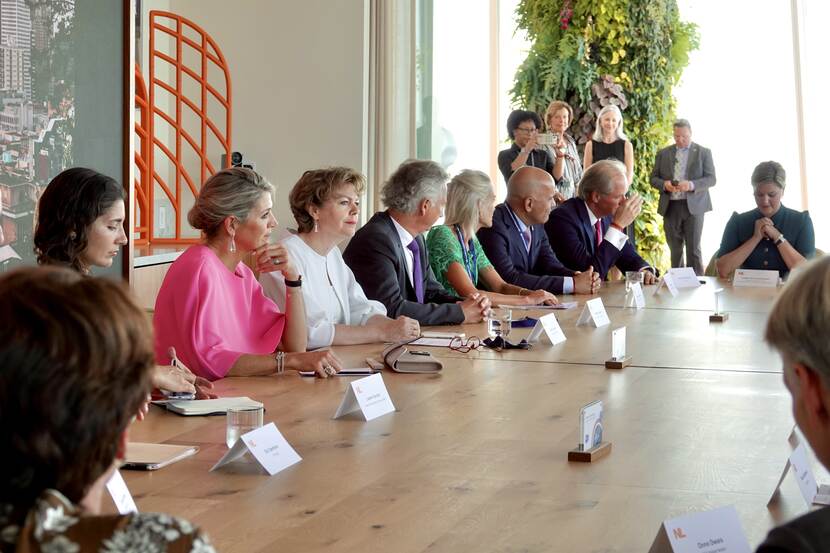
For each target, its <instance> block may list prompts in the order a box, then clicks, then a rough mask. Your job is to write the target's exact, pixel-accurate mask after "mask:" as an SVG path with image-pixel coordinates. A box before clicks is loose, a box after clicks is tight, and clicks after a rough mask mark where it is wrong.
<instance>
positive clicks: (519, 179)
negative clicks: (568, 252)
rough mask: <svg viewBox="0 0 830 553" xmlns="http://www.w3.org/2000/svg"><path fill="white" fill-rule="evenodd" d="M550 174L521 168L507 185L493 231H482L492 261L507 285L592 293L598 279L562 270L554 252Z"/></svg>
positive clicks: (480, 235) (588, 273)
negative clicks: (549, 231)
mask: <svg viewBox="0 0 830 553" xmlns="http://www.w3.org/2000/svg"><path fill="white" fill-rule="evenodd" d="M555 191H556V188H555V186H554V182H553V177H551V175H550V173H547V172H546V171H543V170H542V169H539V168H536V167H530V166H525V167H520V168H519V169H517V170H516V172H515V173H513V175H512V176H511V177H510V180H509V181H508V183H507V198H506V199H505V202H504V203H503V204H500V205H498V206H496V210H495V212H494V213H493V226H492V227H490V228H482V229H480V230H479V231H478V235H477V236H478V240H479V242H481V247H482V248H483V249H484V253H485V254H487V259H489V260H490V262H491V263H492V264H493V267H494V268H495V269H496V272H498V273H499V275H500V276H501V278H503V279H504V280H505V282H509V283H510V284H514V285H516V286H521V287H522V288H528V289H530V290H547V291H548V292H551V293H552V294H593V293H594V292H596V291H597V288H598V287H599V275H598V274H597V273H596V272H594V271H593V270H591V268H590V267H586V268H585V269H583V272H580V271H573V270H572V269H570V268H568V267H566V266H565V265H563V264H562V263H561V262H560V261H559V260H558V259H557V258H556V255H555V254H554V253H553V250H551V248H550V244H549V243H548V237H547V235H545V230H544V227H543V226H542V225H543V224H544V222H545V221H547V218H548V216H549V215H550V210H551V207H552V206H553V205H554V202H553V196H554V193H555Z"/></svg>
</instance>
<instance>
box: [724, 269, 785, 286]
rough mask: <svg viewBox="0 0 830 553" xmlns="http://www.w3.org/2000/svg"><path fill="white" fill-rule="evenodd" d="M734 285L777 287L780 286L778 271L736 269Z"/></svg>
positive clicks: (733, 279)
mask: <svg viewBox="0 0 830 553" xmlns="http://www.w3.org/2000/svg"><path fill="white" fill-rule="evenodd" d="M732 286H743V287H750V286H754V287H756V288H775V287H776V286H778V271H764V270H760V269H735V276H734V277H733V278H732Z"/></svg>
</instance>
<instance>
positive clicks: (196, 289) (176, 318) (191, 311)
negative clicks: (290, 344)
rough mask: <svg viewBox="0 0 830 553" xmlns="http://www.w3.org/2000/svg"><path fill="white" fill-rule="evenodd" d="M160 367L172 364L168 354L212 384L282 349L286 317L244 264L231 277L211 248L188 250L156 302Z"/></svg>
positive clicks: (156, 330) (170, 270)
mask: <svg viewBox="0 0 830 553" xmlns="http://www.w3.org/2000/svg"><path fill="white" fill-rule="evenodd" d="M153 326H154V327H155V341H156V363H158V364H160V365H168V364H170V357H169V356H168V354H167V349H168V348H169V347H170V346H174V347H175V348H176V355H177V356H178V358H179V359H180V360H181V361H182V362H183V363H185V364H186V365H187V366H188V367H189V368H190V370H192V371H193V372H194V373H195V374H197V375H199V376H203V377H205V378H207V379H209V380H217V379H219V378H223V377H225V376H226V375H227V374H228V371H229V370H230V368H231V366H232V365H233V364H234V363H235V362H236V360H237V359H238V358H239V356H240V355H242V354H245V353H253V354H268V353H273V352H274V351H275V350H276V349H277V345H278V344H279V342H280V338H282V332H283V329H284V327H285V315H284V314H282V313H280V311H279V309H278V308H277V306H276V305H275V304H274V302H272V301H271V300H270V299H268V298H267V297H265V295H264V294H263V293H262V287H261V286H260V285H259V283H258V282H257V281H256V278H255V277H254V273H253V271H251V269H249V268H248V266H247V265H245V264H244V263H240V264H239V265H237V266H236V270H235V271H234V272H233V273H231V272H230V271H229V270H228V268H227V267H226V266H225V265H224V264H223V263H222V261H221V260H220V259H219V258H218V257H217V256H216V254H215V253H214V252H213V251H212V250H211V249H210V248H208V247H207V246H202V245H196V246H191V247H190V248H188V249H187V250H186V251H185V252H184V253H183V254H182V255H181V256H179V258H178V259H177V260H176V261H175V262H173V264H172V265H171V266H170V269H169V270H168V271H167V275H166V276H165V277H164V282H163V283H162V285H161V290H159V293H158V296H157V297H156V310H155V316H154V317H153Z"/></svg>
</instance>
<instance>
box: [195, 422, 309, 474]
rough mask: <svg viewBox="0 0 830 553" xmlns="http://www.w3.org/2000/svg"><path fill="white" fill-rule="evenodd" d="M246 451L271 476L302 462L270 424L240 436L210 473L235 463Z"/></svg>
mask: <svg viewBox="0 0 830 553" xmlns="http://www.w3.org/2000/svg"><path fill="white" fill-rule="evenodd" d="M248 451H250V452H251V455H253V456H254V458H255V459H256V460H257V462H259V464H260V465H262V468H264V469H265V470H266V471H268V474H270V475H271V476H274V475H275V474H277V473H278V472H280V471H282V470H285V469H287V468H288V467H290V466H291V465H294V464H297V463H299V462H300V461H302V457H300V456H299V454H298V453H297V452H296V451H295V450H294V448H293V447H291V444H289V443H288V441H287V440H286V439H285V437H283V435H282V433H281V432H280V431H279V430H278V429H277V425H276V424H274V423H273V422H271V423H268V424H266V425H265V426H260V427H259V428H256V429H254V430H251V431H250V432H248V433H246V434H242V435H241V436H240V437H239V439H238V440H236V443H235V444H233V447H232V448H231V449H230V450H228V452H227V453H225V455H223V456H222V458H221V459H219V461H217V462H216V464H215V465H213V467H212V468H211V469H210V470H211V472H212V471H214V470H216V469H218V468H219V467H223V466H225V465H227V464H228V463H230V462H232V461H236V460H237V459H239V458H240V457H242V456H243V455H245V453H246V452H248Z"/></svg>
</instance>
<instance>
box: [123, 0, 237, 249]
mask: <svg viewBox="0 0 830 553" xmlns="http://www.w3.org/2000/svg"><path fill="white" fill-rule="evenodd" d="M188 31H189V32H188ZM157 32H159V33H165V34H166V35H169V36H170V37H172V38H173V39H174V41H175V56H171V55H168V54H166V53H164V52H161V51H159V50H157V49H156V33H157ZM186 32H187V34H188V35H190V36H193V35H196V36H198V37H199V39H198V41H196V40H193V39H191V38H189V36H186V35H185V33H186ZM149 37H150V51H149V58H150V66H149V87H146V86H145V83H144V80H143V79H141V75H140V70H139V69H138V68H136V105H137V106H138V107H139V108H140V109H141V123H140V128H139V123H136V133H137V135H138V137H139V139H140V140H138V141H137V144H138V150H139V151H138V152H136V166H137V169H138V171H137V173H138V175H139V178H140V182H136V203H137V204H139V206H138V207H139V212H140V214H141V215H140V217H139V219H138V220H137V221H136V226H135V232H137V233H138V235H139V238H138V239H137V240H136V244H147V243H153V244H187V243H192V242H195V241H196V240H197V239H195V238H183V237H182V225H183V221H184V214H183V212H182V211H183V209H182V186H183V182H182V181H184V184H186V185H187V187H188V189H189V190H190V192H191V193H192V194H193V196H194V197H196V196H198V195H199V192H198V189H199V188H200V187H201V184H202V183H204V182H205V180H206V179H207V177H208V176H209V175H212V174H213V173H215V172H216V170H215V169H214V166H213V164H212V163H211V162H210V160H209V159H208V154H207V147H208V131H210V132H211V133H212V134H213V136H214V137H215V138H216V140H217V141H218V142H219V144H220V146H221V147H222V149H223V150H224V151H225V155H226V160H227V161H226V163H230V157H231V115H232V110H231V78H230V72H229V71H228V65H227V62H226V61H225V57H224V56H223V55H222V51H221V50H220V49H219V47H218V46H217V45H216V42H215V41H214V40H213V39H212V38H211V37H210V36H209V35H208V34H207V33H206V32H205V31H204V30H203V29H202V28H201V27H199V26H198V25H196V24H195V23H193V22H192V21H190V20H188V19H185V18H184V17H181V16H179V15H176V14H174V13H170V12H164V11H156V10H153V11H151V12H150V29H149ZM183 46H187V47H190V48H192V49H193V50H194V51H196V52H197V53H198V54H199V56H198V57H199V60H200V63H199V67H197V68H192V67H188V66H187V65H186V64H185V62H184V60H183V56H182V48H183ZM157 60H163V61H165V62H167V63H168V64H169V65H170V66H171V68H172V69H173V71H172V72H171V75H170V77H169V78H170V80H171V82H166V81H165V80H163V79H162V78H160V77H159V76H158V75H157V74H156V61H157ZM209 61H211V62H213V63H214V64H215V65H216V67H218V68H219V70H220V71H221V72H222V73H223V74H224V77H225V91H226V93H225V95H222V94H220V93H219V92H218V91H217V90H216V88H214V87H213V86H212V85H211V84H210V83H209V82H208V62H209ZM183 75H187V76H189V77H191V78H192V79H193V80H194V81H195V82H196V84H197V85H199V89H200V94H199V96H200V97H199V98H198V99H197V100H196V101H194V100H193V99H191V98H188V97H187V96H185V95H184V93H183V92H182V88H183V87H182V84H183ZM214 81H215V79H214ZM139 87H140V88H139ZM158 87H160V88H162V89H164V90H165V91H167V92H168V93H169V94H170V95H171V96H172V97H173V99H174V105H173V106H171V108H170V110H171V112H173V113H172V115H171V114H170V113H167V112H166V111H164V110H162V109H161V108H159V107H158V106H157V105H156V90H157V88H158ZM145 91H146V92H145ZM208 94H210V95H211V96H212V97H213V98H214V99H215V100H216V101H217V102H218V103H219V104H220V105H221V106H222V108H224V111H225V120H224V133H223V132H222V131H221V130H220V129H219V126H218V125H217V124H216V123H214V122H213V121H212V120H211V119H210V118H209V117H208V113H207V111H208ZM142 95H143V98H142ZM183 106H186V107H187V108H189V109H190V110H192V112H193V113H194V114H195V115H196V116H197V117H198V118H199V125H198V132H197V133H194V134H198V140H197V139H196V138H194V134H191V133H190V132H188V130H186V129H185V128H184V124H183V120H182V108H183ZM157 116H158V117H160V118H162V119H163V120H164V121H166V122H167V123H168V124H169V125H170V126H171V127H172V129H173V131H174V134H175V136H174V140H173V144H172V148H171V147H170V146H168V144H167V141H165V140H161V139H160V138H159V137H158V136H156V133H155V120H156V117H157ZM183 140H184V141H185V142H187V144H189V145H190V147H191V148H192V149H193V152H194V153H195V154H196V155H197V156H198V160H199V175H198V181H196V182H194V179H193V176H192V175H190V174H189V173H188V171H187V170H186V168H185V167H184V166H183V164H182V154H183V150H182V147H183V142H182V141H183ZM157 149H158V150H159V151H160V152H161V153H162V154H163V155H165V156H167V158H168V159H169V160H170V162H171V164H172V167H173V168H174V170H175V180H174V182H173V183H168V182H166V181H165V180H164V179H163V178H162V177H161V176H160V175H159V174H158V173H157V171H156V169H155V167H156V164H155V156H156V150H157ZM197 183H198V185H197ZM171 184H172V186H171ZM157 188H159V189H161V191H162V192H163V193H164V195H165V196H167V198H168V200H169V201H170V204H171V205H172V206H173V211H174V214H175V236H174V237H172V238H169V237H166V238H161V237H156V236H155V233H154V221H153V217H154V209H153V206H154V197H155V193H156V189H157Z"/></svg>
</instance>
